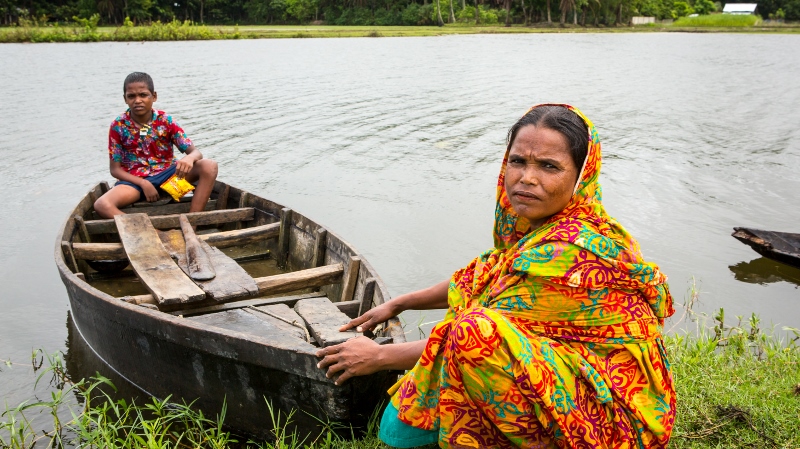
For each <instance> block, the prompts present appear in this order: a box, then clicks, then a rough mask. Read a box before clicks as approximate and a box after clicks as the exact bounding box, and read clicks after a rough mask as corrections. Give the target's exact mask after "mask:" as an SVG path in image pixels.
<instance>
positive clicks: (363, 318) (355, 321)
mask: <svg viewBox="0 0 800 449" xmlns="http://www.w3.org/2000/svg"><path fill="white" fill-rule="evenodd" d="M370 316H371V314H370V313H369V312H367V313H365V314H363V315H361V316H360V317H358V318H355V319H353V320H352V321H350V322H349V323H347V324H345V325H344V326H342V327H340V328H339V332H344V331H346V330H350V329H352V328H354V327H356V326H359V325H362V326H359V327H358V329H356V330H357V331H359V332H363V328H364V326H363V324H364V323H368V322H369V321H370Z"/></svg>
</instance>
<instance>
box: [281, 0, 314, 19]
mask: <svg viewBox="0 0 800 449" xmlns="http://www.w3.org/2000/svg"><path fill="white" fill-rule="evenodd" d="M316 9H317V1H316V0H286V13H287V14H289V15H290V16H292V17H294V18H295V19H297V20H298V21H300V22H303V21H306V20H308V19H310V18H311V17H312V16H313V15H314V11H315V10H316Z"/></svg>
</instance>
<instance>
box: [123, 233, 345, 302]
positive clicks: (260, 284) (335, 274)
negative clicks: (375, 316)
mask: <svg viewBox="0 0 800 449" xmlns="http://www.w3.org/2000/svg"><path fill="white" fill-rule="evenodd" d="M175 233H177V234H175ZM165 234H166V235H167V237H164V238H163V241H164V242H165V243H164V245H165V247H169V252H170V254H174V255H175V257H176V258H178V259H179V258H180V257H181V256H180V250H179V247H176V246H174V245H176V244H175V243H171V242H172V241H173V240H177V238H176V237H174V235H182V234H180V231H169V232H167V233H162V234H161V235H165ZM212 260H213V259H212ZM178 263H179V265H180V261H179V262H178ZM234 263H235V261H234ZM237 266H238V264H237ZM239 268H241V267H239ZM217 271H218V272H220V271H221V270H220V269H219V268H218V269H217ZM342 271H343V270H342V264H338V263H337V264H333V265H325V266H323V267H317V268H309V269H308V270H300V271H293V272H291V273H285V274H276V275H274V276H266V277H262V278H255V279H253V281H255V283H256V286H257V288H258V291H257V293H255V294H253V295H262V296H266V295H276V294H279V293H286V292H291V291H295V290H300V289H303V288H311V287H320V286H323V285H327V284H332V283H335V282H339V280H340V279H341V277H342ZM213 281H214V280H212V281H209V282H213ZM319 294H320V295H321V293H319ZM124 298H128V299H126V301H128V302H136V303H137V304H147V303H150V304H152V303H154V300H153V299H150V298H147V295H137V296H129V297H124ZM121 299H123V298H121ZM234 299H236V298H229V299H227V300H226V299H222V300H219V301H221V302H228V301H230V300H234Z"/></svg>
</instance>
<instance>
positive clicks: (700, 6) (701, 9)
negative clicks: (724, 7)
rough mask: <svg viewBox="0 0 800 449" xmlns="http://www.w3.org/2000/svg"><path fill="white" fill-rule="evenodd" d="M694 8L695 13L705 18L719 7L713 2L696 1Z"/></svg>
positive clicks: (709, 0) (706, 0) (707, 0)
mask: <svg viewBox="0 0 800 449" xmlns="http://www.w3.org/2000/svg"><path fill="white" fill-rule="evenodd" d="M693 8H694V12H696V13H697V14H700V15H701V16H703V15H706V14H711V13H712V12H714V11H716V10H717V5H715V4H714V2H712V1H711V0H695V1H694V6H693Z"/></svg>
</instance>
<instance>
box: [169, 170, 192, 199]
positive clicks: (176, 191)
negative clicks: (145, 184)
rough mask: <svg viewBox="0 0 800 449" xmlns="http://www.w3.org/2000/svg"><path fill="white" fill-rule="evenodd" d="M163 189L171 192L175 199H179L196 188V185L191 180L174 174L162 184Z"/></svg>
mask: <svg viewBox="0 0 800 449" xmlns="http://www.w3.org/2000/svg"><path fill="white" fill-rule="evenodd" d="M161 190H163V191H165V192H167V193H169V194H170V196H172V197H173V198H175V201H179V200H180V199H181V197H182V196H183V195H186V194H187V193H189V192H191V191H192V190H194V186H193V185H191V184H190V183H189V181H187V180H185V179H183V178H178V175H172V177H171V178H169V179H167V181H166V182H165V183H164V184H161Z"/></svg>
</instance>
